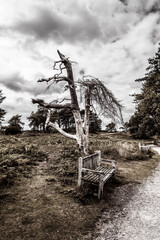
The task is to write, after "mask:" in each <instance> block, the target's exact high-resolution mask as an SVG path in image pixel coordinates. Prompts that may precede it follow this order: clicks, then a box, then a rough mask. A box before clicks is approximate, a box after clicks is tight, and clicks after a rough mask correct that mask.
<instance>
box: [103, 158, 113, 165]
mask: <svg viewBox="0 0 160 240" xmlns="http://www.w3.org/2000/svg"><path fill="white" fill-rule="evenodd" d="M101 162H106V163H111V164H112V166H113V167H116V161H115V160H109V159H104V158H102V159H101Z"/></svg>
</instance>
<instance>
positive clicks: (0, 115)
mask: <svg viewBox="0 0 160 240" xmlns="http://www.w3.org/2000/svg"><path fill="white" fill-rule="evenodd" d="M5 98H6V97H4V96H3V94H2V90H0V104H1V103H2V102H3V100H4V99H5ZM5 114H6V111H5V110H4V109H2V108H0V126H1V125H2V121H3V119H4V115H5Z"/></svg>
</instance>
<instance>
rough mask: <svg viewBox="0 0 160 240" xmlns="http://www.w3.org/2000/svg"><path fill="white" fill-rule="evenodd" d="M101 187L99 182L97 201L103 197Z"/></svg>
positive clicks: (101, 184)
mask: <svg viewBox="0 0 160 240" xmlns="http://www.w3.org/2000/svg"><path fill="white" fill-rule="evenodd" d="M103 187H104V183H103V182H99V188H98V199H101V197H102V196H103Z"/></svg>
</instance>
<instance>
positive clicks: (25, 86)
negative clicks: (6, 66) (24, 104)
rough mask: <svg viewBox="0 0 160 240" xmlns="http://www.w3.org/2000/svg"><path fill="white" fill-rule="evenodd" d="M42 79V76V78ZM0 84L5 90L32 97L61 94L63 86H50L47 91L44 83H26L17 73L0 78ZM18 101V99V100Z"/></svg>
mask: <svg viewBox="0 0 160 240" xmlns="http://www.w3.org/2000/svg"><path fill="white" fill-rule="evenodd" d="M43 77H44V76H43ZM0 83H1V84H2V85H3V86H5V87H6V88H8V89H10V90H12V91H14V92H21V93H23V92H28V93H30V94H31V95H33V96H37V95H40V94H44V93H45V94H51V93H61V91H62V89H63V84H62V83H60V84H59V85H54V86H51V87H50V88H49V89H48V90H47V86H48V85H46V83H37V81H36V80H35V81H33V82H31V81H28V80H26V79H24V78H23V77H21V76H20V74H19V73H14V74H12V75H9V76H0ZM19 100H20V99H19Z"/></svg>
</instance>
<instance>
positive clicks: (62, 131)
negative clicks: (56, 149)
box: [45, 110, 77, 140]
mask: <svg viewBox="0 0 160 240" xmlns="http://www.w3.org/2000/svg"><path fill="white" fill-rule="evenodd" d="M50 117H51V110H48V113H47V118H46V122H45V129H46V128H47V127H52V128H55V129H56V130H57V131H58V132H59V133H61V134H63V135H64V136H66V137H68V138H71V139H74V140H77V137H76V135H73V134H70V133H66V132H65V131H64V130H63V129H62V128H60V127H59V126H58V124H56V123H52V122H50Z"/></svg>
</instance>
